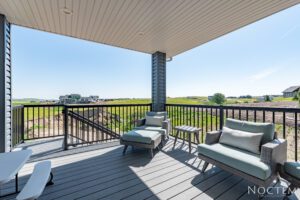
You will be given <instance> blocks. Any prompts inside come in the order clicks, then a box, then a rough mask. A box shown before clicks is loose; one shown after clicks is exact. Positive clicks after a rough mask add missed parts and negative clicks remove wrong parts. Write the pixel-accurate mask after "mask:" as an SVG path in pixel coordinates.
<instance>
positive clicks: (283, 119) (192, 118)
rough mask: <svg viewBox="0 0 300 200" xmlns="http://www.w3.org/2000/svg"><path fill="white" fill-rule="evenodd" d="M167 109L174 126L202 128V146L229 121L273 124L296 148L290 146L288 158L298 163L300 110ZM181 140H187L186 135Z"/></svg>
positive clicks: (172, 106)
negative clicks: (208, 134)
mask: <svg viewBox="0 0 300 200" xmlns="http://www.w3.org/2000/svg"><path fill="white" fill-rule="evenodd" d="M165 108H166V111H168V115H169V117H170V118H171V120H172V124H173V125H174V126H178V125H191V126H196V127H199V128H201V129H202V131H201V132H202V137H201V139H202V142H204V138H205V133H206V132H209V131H213V130H218V129H222V127H223V125H224V122H225V119H226V118H233V119H240V120H245V121H254V122H270V123H274V124H275V126H276V132H277V134H278V135H279V137H282V138H285V139H287V140H288V143H289V144H291V145H292V146H293V147H294V148H292V149H290V146H291V145H289V152H288V154H289V158H290V159H291V155H294V157H293V158H294V160H298V152H297V150H298V132H299V129H300V121H299V119H300V117H299V114H300V109H299V108H273V107H249V106H219V105H189V104H166V105H165ZM180 137H181V138H182V139H184V136H183V135H181V136H180Z"/></svg>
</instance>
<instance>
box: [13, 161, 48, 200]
mask: <svg viewBox="0 0 300 200" xmlns="http://www.w3.org/2000/svg"><path fill="white" fill-rule="evenodd" d="M52 178H53V175H52V172H51V162H50V161H42V162H39V163H37V164H36V165H35V166H34V170H33V172H32V174H31V176H30V178H29V180H28V181H27V183H26V185H25V186H24V188H23V189H22V191H21V192H20V193H19V195H18V196H17V197H16V199H17V200H29V199H30V200H31V199H37V198H38V197H39V196H41V194H42V193H43V191H44V189H45V186H46V185H52V184H53V182H52Z"/></svg>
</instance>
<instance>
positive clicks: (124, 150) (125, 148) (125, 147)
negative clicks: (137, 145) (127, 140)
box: [123, 145, 128, 155]
mask: <svg viewBox="0 0 300 200" xmlns="http://www.w3.org/2000/svg"><path fill="white" fill-rule="evenodd" d="M127 147H128V145H125V146H124V149H123V155H125V153H126V150H127Z"/></svg>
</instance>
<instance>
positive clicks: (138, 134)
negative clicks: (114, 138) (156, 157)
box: [122, 130, 161, 144]
mask: <svg viewBox="0 0 300 200" xmlns="http://www.w3.org/2000/svg"><path fill="white" fill-rule="evenodd" d="M160 137H161V134H160V133H159V132H158V131H145V130H132V131H129V132H127V133H124V134H123V135H122V140H125V141H130V142H139V143H145V144H151V142H152V141H155V140H157V139H159V138H160Z"/></svg>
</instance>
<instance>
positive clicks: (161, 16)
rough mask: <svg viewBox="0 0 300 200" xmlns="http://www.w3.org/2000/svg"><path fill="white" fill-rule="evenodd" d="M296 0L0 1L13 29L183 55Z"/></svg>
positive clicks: (296, 2)
mask: <svg viewBox="0 0 300 200" xmlns="http://www.w3.org/2000/svg"><path fill="white" fill-rule="evenodd" d="M298 3H300V0H224V1H222V0H0V13H2V14H4V15H6V17H7V18H8V20H9V21H10V22H11V23H13V24H16V25H20V26H25V27H29V28H33V29H38V30H42V31H47V32H52V33H57V34H61V35H66V36H71V37H75V38H80V39H84V40H89V41H95V42H98V43H103V44H108V45H112V46H117V47H122V48H126V49H132V50H136V51H140V52H145V53H154V52H156V51H161V52H166V53H167V56H168V57H172V56H175V55H177V54H179V53H182V52H185V51H187V50H189V49H192V48H194V47H196V46H199V45H201V44H203V43H206V42H208V41H211V40H213V39H215V38H217V37H219V36H222V35H224V34H226V33H229V32H231V31H234V30H236V29H238V28H240V27H243V26H245V25H247V24H250V23H252V22H255V21H257V20H260V19H262V18H264V17H267V16H269V15H271V14H274V13H276V12H278V11H281V10H283V9H286V8H289V7H291V6H294V5H296V4H298Z"/></svg>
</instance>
